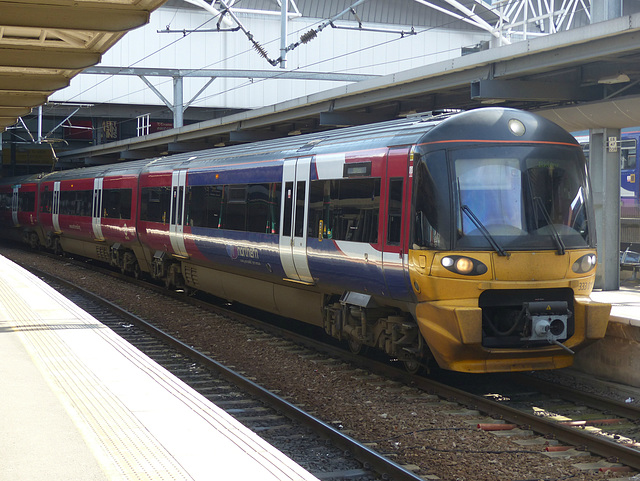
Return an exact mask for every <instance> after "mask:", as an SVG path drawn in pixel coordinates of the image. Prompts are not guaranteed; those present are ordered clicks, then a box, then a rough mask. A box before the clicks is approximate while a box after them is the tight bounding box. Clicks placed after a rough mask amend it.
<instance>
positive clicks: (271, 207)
mask: <svg viewBox="0 0 640 481" xmlns="http://www.w3.org/2000/svg"><path fill="white" fill-rule="evenodd" d="M278 185H279V184H251V185H249V186H248V189H247V232H266V233H268V234H275V233H277V232H278V219H279V217H280V189H279V188H278Z"/></svg>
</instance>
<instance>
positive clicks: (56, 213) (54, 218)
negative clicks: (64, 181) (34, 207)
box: [51, 182, 62, 233]
mask: <svg viewBox="0 0 640 481" xmlns="http://www.w3.org/2000/svg"><path fill="white" fill-rule="evenodd" d="M51 223H52V224H53V231H54V232H56V233H60V232H62V231H61V229H60V182H54V183H53V205H52V206H51Z"/></svg>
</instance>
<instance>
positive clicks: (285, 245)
mask: <svg viewBox="0 0 640 481" xmlns="http://www.w3.org/2000/svg"><path fill="white" fill-rule="evenodd" d="M310 166H311V157H302V158H299V159H288V160H285V161H284V165H283V168H282V202H281V216H280V218H281V219H282V222H281V223H280V262H281V263H282V267H283V269H284V272H285V275H286V276H287V278H288V279H290V280H293V281H299V282H303V283H307V284H313V278H312V277H311V272H310V271H309V264H308V262H307V223H308V218H307V217H308V213H307V211H308V209H307V206H308V204H309V172H310Z"/></svg>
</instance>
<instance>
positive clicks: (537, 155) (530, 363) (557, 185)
mask: <svg viewBox="0 0 640 481" xmlns="http://www.w3.org/2000/svg"><path fill="white" fill-rule="evenodd" d="M523 122H526V119H525V121H523ZM501 124H502V125H503V126H504V128H505V130H506V129H507V126H506V121H498V122H496V123H495V124H494V125H495V126H496V128H498V127H500V125H501ZM518 126H519V125H518V124H516V127H518ZM520 127H522V129H523V130H526V129H527V128H529V130H535V129H534V128H533V127H531V126H530V125H527V126H526V127H525V124H524V123H523V124H522V125H521V126H520ZM534 133H535V132H533V133H532V134H531V135H533V134H534ZM518 137H521V138H520V139H518ZM414 177H415V179H414V192H413V206H414V209H415V216H414V220H415V223H414V226H413V232H412V246H411V247H412V249H410V251H409V266H410V267H409V269H410V277H411V283H412V288H413V291H414V293H415V296H416V298H417V305H416V319H417V322H418V325H419V329H420V331H421V333H422V335H423V337H424V338H425V339H426V341H427V343H428V345H429V348H430V351H431V353H432V355H433V357H434V358H435V360H436V361H437V363H438V365H439V366H440V367H442V368H446V369H452V370H456V371H465V372H499V371H526V370H540V369H553V368H561V367H566V366H569V365H571V364H572V362H573V354H574V351H575V350H576V349H578V348H580V347H583V346H585V345H587V344H588V343H589V342H592V341H594V340H596V339H600V338H602V337H603V336H604V334H605V331H606V327H607V323H608V318H609V309H610V306H609V305H605V304H598V303H595V302H593V301H591V300H590V299H589V297H588V296H589V294H590V293H591V290H592V288H593V283H594V279H595V267H596V263H597V262H596V251H595V233H594V230H593V228H594V225H595V222H594V220H593V213H592V212H593V211H592V208H591V204H590V199H589V183H588V179H587V173H586V168H585V161H584V157H583V155H582V153H581V150H580V149H579V147H578V146H577V145H572V143H571V142H570V141H566V142H565V141H551V142H542V141H536V140H533V141H531V140H529V139H528V138H527V137H526V136H524V135H523V134H520V135H517V133H516V134H513V135H512V138H511V139H510V138H509V136H508V135H507V136H506V139H505V140H501V139H498V140H497V141H494V142H490V143H489V142H487V143H481V142H479V141H476V142H473V141H466V142H461V141H458V140H451V141H449V140H444V141H442V140H441V141H438V142H434V143H432V144H428V143H426V144H423V145H421V146H419V147H418V148H417V149H416V152H415V158H414Z"/></svg>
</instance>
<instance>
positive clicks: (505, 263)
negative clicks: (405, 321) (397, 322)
mask: <svg viewBox="0 0 640 481" xmlns="http://www.w3.org/2000/svg"><path fill="white" fill-rule="evenodd" d="M585 259H588V261H589V262H585ZM409 266H410V273H411V284H412V286H413V291H414V294H415V295H416V297H417V299H418V304H417V307H416V318H417V322H418V325H419V328H420V331H421V333H422V336H423V337H424V339H425V340H426V342H427V344H428V346H429V348H430V350H431V353H432V354H433V356H434V358H435V360H436V361H437V363H438V365H439V366H440V367H441V368H444V369H451V370H454V371H463V372H474V373H482V372H504V371H529V370H540V369H556V368H562V367H567V366H570V365H571V364H572V363H573V354H572V353H571V351H576V350H577V349H579V348H582V347H584V346H586V345H587V344H589V343H590V342H593V341H595V340H597V339H601V338H602V337H604V335H605V332H606V329H607V323H608V321H609V311H610V307H611V306H610V305H608V304H602V303H596V302H593V301H592V300H591V299H590V298H589V294H590V293H591V290H592V288H593V283H594V279H595V252H594V251H593V250H587V249H584V250H572V251H567V252H566V253H565V254H562V255H559V254H558V253H557V252H556V251H535V252H511V253H510V255H508V256H500V255H498V254H497V253H496V252H472V253H466V252H458V253H452V252H442V251H425V250H413V251H410V254H409ZM554 289H564V290H565V291H566V290H567V289H571V291H572V292H573V299H572V304H573V306H572V313H573V319H574V321H573V322H574V324H573V328H572V334H571V335H570V336H569V337H568V338H567V339H566V340H563V341H562V343H561V344H562V345H563V346H564V348H563V347H561V346H560V345H558V343H545V344H546V345H539V344H540V342H538V343H537V344H538V345H535V346H515V347H499V348H496V347H485V346H483V315H482V314H483V311H482V308H481V307H480V305H479V299H480V296H481V294H482V293H484V292H487V291H491V294H492V295H493V296H494V297H495V296H497V297H498V298H499V297H500V295H501V293H502V292H504V295H505V296H509V295H512V294H513V293H514V292H516V291H518V290H530V291H529V292H533V293H536V292H543V291H531V290H545V291H544V292H551V290H554ZM536 300H540V299H533V298H532V299H531V301H536Z"/></svg>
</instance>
